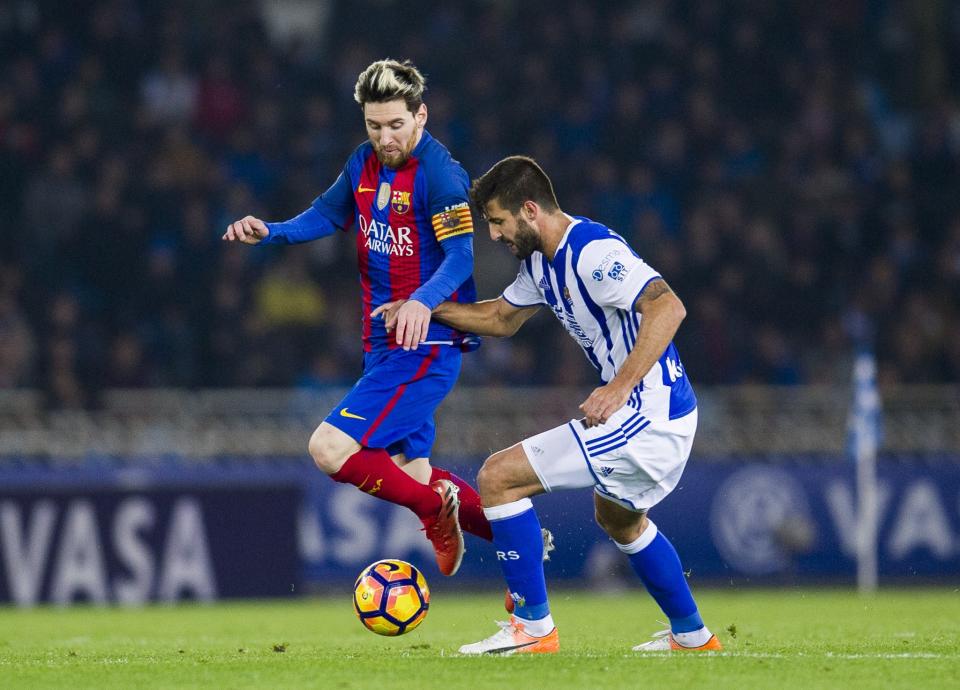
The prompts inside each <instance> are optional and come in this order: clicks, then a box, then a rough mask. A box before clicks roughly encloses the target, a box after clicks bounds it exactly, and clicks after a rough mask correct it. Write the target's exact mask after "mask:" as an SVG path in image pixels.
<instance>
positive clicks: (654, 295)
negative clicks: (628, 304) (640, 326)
mask: <svg viewBox="0 0 960 690" xmlns="http://www.w3.org/2000/svg"><path fill="white" fill-rule="evenodd" d="M667 293H669V294H673V290H671V289H670V286H669V285H667V281H665V280H664V279H663V278H654V279H653V280H651V281H650V282H649V283H647V286H646V287H645V288H643V292H641V293H640V295H639V296H638V297H637V301H636V304H634V305H633V306H634V309H636V310H637V311H639V312H642V311H643V308H644V307H645V306H647V305H649V304H650V303H651V302H654V301H656V300H657V299H659V298H660V297H663V296H664V295H666V294H667Z"/></svg>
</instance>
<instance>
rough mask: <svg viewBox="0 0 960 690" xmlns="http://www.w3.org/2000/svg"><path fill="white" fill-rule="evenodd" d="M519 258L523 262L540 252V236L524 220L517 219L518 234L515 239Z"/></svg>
mask: <svg viewBox="0 0 960 690" xmlns="http://www.w3.org/2000/svg"><path fill="white" fill-rule="evenodd" d="M513 246H514V247H515V248H516V250H517V251H516V255H517V258H518V259H520V260H521V261H523V260H524V259H526V258H527V257H529V256H530V255H531V254H533V253H534V252H536V251H540V235H538V234H537V231H536V229H535V228H534V227H533V226H532V225H530V223H528V222H527V221H525V220H523V219H522V218H519V217H518V218H517V234H516V235H515V236H514V238H513Z"/></svg>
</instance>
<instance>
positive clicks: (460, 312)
mask: <svg viewBox="0 0 960 690" xmlns="http://www.w3.org/2000/svg"><path fill="white" fill-rule="evenodd" d="M539 308H540V307H539V305H537V306H532V307H515V306H513V305H512V304H510V303H509V302H508V301H507V300H505V299H504V298H503V297H497V298H496V299H488V300H484V301H482V302H473V303H461V302H443V303H441V304H440V305H439V306H438V307H437V308H436V309H434V310H433V318H435V319H436V320H437V321H440V322H441V323H445V324H447V325H448V326H453V327H454V328H456V329H458V330H461V331H467V332H468V333H476V334H477V335H489V336H493V337H499V338H505V337H508V336H511V335H513V334H514V333H516V332H517V331H518V330H520V326H522V325H523V324H524V323H525V322H526V321H527V319H529V318H530V317H531V316H533V315H534V314H535V313H536V312H537V310H538V309H539Z"/></svg>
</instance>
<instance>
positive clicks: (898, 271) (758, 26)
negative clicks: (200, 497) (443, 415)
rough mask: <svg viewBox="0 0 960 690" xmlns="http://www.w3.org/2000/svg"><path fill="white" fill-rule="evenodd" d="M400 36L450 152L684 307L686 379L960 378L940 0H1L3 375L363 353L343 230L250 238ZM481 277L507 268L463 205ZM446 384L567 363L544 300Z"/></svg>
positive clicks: (179, 381) (135, 375)
mask: <svg viewBox="0 0 960 690" xmlns="http://www.w3.org/2000/svg"><path fill="white" fill-rule="evenodd" d="M388 56H389V57H395V58H410V59H412V60H413V61H414V62H415V63H416V64H417V65H418V66H419V67H420V68H421V70H422V71H423V72H424V73H425V74H426V75H427V78H428V92H427V95H426V102H427V105H428V107H429V109H430V110H429V112H430V119H429V122H428V129H429V130H431V132H432V133H433V134H434V135H435V136H436V137H437V138H439V139H440V140H441V141H442V142H444V143H445V144H446V145H447V146H448V147H449V148H450V149H451V151H452V152H453V154H454V156H455V157H456V158H458V159H459V160H460V161H461V162H462V163H463V164H464V166H465V167H466V169H467V171H468V172H469V173H470V175H471V176H472V177H476V176H478V175H479V174H481V173H482V172H484V171H485V170H486V169H487V168H488V167H489V166H490V165H491V164H492V163H494V162H496V161H497V160H498V159H499V158H501V157H503V156H505V155H509V154H513V153H526V154H529V155H532V156H534V157H535V158H537V159H538V160H539V161H540V162H541V163H542V164H543V166H544V167H545V169H546V170H547V172H548V174H550V175H551V176H552V178H553V180H554V183H555V186H556V188H557V193H558V196H559V199H560V203H561V207H562V208H564V210H566V211H568V212H571V213H574V214H577V215H586V216H590V217H592V218H594V219H596V220H599V221H601V222H604V223H606V224H607V225H609V226H611V227H613V228H614V229H616V230H618V231H619V232H620V233H621V234H623V235H624V236H625V237H626V238H627V239H628V240H629V241H630V242H631V243H632V245H633V246H634V247H635V248H636V250H637V251H638V253H639V254H640V255H641V256H642V257H644V258H645V259H646V260H647V261H648V262H649V263H650V264H651V265H653V266H654V267H655V268H656V269H658V270H659V271H660V272H661V273H662V274H663V275H664V277H665V278H666V279H667V281H668V282H669V283H670V284H671V286H672V287H673V288H674V290H675V291H676V292H677V293H678V295H679V296H680V298H681V299H682V300H683V301H684V302H685V304H686V306H687V309H688V314H689V315H688V318H687V321H686V322H685V323H684V324H683V325H682V327H681V332H680V334H679V335H678V338H677V342H678V347H679V348H680V352H681V355H682V357H683V359H684V363H685V366H686V369H687V371H688V372H689V374H690V376H691V378H692V380H693V382H694V384H695V385H696V384H700V383H706V384H723V383H768V384H800V383H824V382H835V381H838V380H844V381H845V380H847V379H848V378H849V376H850V373H849V366H848V361H849V355H850V353H851V351H852V350H853V349H854V348H855V347H857V346H858V345H859V344H862V343H864V342H870V343H872V344H873V345H874V346H875V348H876V351H877V354H878V357H879V361H880V372H881V379H882V380H883V381H886V382H902V383H934V382H960V6H958V5H956V3H948V2H937V1H931V2H924V3H899V2H894V1H892V0H891V1H881V0H831V1H830V2H825V1H821V0H808V1H807V2H768V1H766V0H752V1H748V0H742V1H739V2H721V1H720V0H689V1H684V2H670V1H667V0H647V1H637V2H604V3H592V2H588V1H587V0H573V1H568V0H554V1H552V2H520V1H519V0H518V1H515V2H509V1H496V0H485V1H474V2H463V3H430V2H425V1H422V0H404V1H403V2H399V1H392V0H352V1H350V2H346V1H344V2H332V3H325V4H319V3H318V4H314V5H311V3H302V2H293V1H289V2H287V1H284V0H274V1H271V2H262V3H261V2H254V1H247V2H212V1H210V2H187V1H186V0H172V1H170V2H165V3H149V2H146V1H145V0H103V1H101V2H71V3H55V2H40V1H39V0H34V1H31V0H20V1H19V2H14V3H4V4H3V5H2V6H0V218H2V219H3V225H4V227H5V228H6V229H7V232H6V234H5V237H4V240H3V241H2V242H0V388H4V387H33V388H39V389H42V390H44V391H45V392H46V394H47V398H48V400H49V403H50V405H51V406H54V407H73V406H78V407H79V406H91V405H96V404H97V396H98V393H99V392H100V391H101V390H103V389H104V388H108V387H143V386H186V387H199V386H248V385H253V386H305V387H314V386H327V385H343V384H349V383H351V382H352V381H353V380H354V379H355V378H356V376H357V374H358V373H359V370H360V361H361V352H360V335H359V325H360V301H359V285H358V280H357V272H356V261H355V258H354V254H355V245H354V238H353V237H352V234H347V233H340V234H339V235H338V236H337V237H335V238H328V239H326V240H321V241H318V242H314V243H311V244H309V245H301V246H294V247H288V248H273V247H270V248H251V247H246V246H234V245H228V244H227V243H224V242H222V241H221V240H220V236H221V235H222V233H223V231H224V229H225V226H226V225H227V224H228V223H229V222H230V221H232V220H235V219H237V218H239V217H242V216H244V215H246V214H253V215H257V216H259V217H261V218H264V219H267V220H284V219H286V218H289V217H291V216H293V215H295V214H297V213H299V212H300V211H301V210H303V209H304V208H306V207H307V206H308V205H309V203H310V201H311V200H312V199H313V198H315V197H316V196H317V195H318V194H319V193H321V192H322V191H323V190H324V189H325V188H326V187H327V186H328V185H329V184H330V183H331V182H332V181H333V180H334V179H335V177H336V175H337V174H338V172H339V171H340V169H341V167H342V165H343V163H344V161H345V159H346V157H347V155H349V152H350V151H351V150H352V149H353V148H354V147H355V146H356V145H357V144H358V143H360V141H362V140H363V138H364V136H365V134H364V130H363V125H362V119H361V115H360V112H359V109H358V107H357V105H356V104H355V103H354V102H353V99H352V94H353V84H354V81H355V79H356V76H357V74H358V73H359V72H360V70H362V69H363V67H365V66H366V65H367V64H368V63H369V62H371V61H372V60H374V59H379V58H382V57H388ZM475 245H476V253H477V262H476V275H477V282H478V286H479V291H480V294H481V297H494V296H496V295H497V294H499V290H500V289H502V287H503V286H504V285H506V284H507V282H508V281H510V280H511V279H512V277H513V275H514V274H515V271H516V263H515V259H513V257H512V256H511V255H510V254H509V253H508V252H506V250H505V249H504V248H503V247H500V246H494V245H493V243H492V242H490V241H489V239H488V238H487V237H486V231H485V227H483V226H482V224H481V225H480V226H479V227H478V233H477V236H476V242H475ZM462 380H463V381H466V382H501V383H505V384H517V385H533V384H586V383H588V382H591V381H592V380H593V372H592V370H591V369H590V367H589V365H588V364H587V363H586V361H585V360H584V359H583V357H582V355H581V353H580V352H579V350H577V349H576V346H575V344H574V343H573V342H572V341H571V340H570V339H569V338H567V337H566V336H565V335H564V334H563V333H562V331H561V330H560V329H559V327H558V326H557V324H554V323H552V318H551V317H549V316H548V315H546V314H544V315H540V316H538V317H537V318H536V319H534V320H532V321H531V322H529V323H528V325H527V326H526V327H525V328H524V329H523V330H522V331H521V333H520V335H518V336H517V337H516V338H515V339H513V340H511V341H494V340H487V341H486V342H485V344H484V346H483V347H482V348H481V349H480V350H479V351H478V352H476V353H474V354H472V355H469V356H467V357H465V364H464V373H463V376H462Z"/></svg>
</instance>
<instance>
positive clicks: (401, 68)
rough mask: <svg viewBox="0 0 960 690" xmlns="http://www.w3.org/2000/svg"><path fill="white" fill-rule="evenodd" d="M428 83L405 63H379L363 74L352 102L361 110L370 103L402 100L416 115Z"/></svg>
mask: <svg viewBox="0 0 960 690" xmlns="http://www.w3.org/2000/svg"><path fill="white" fill-rule="evenodd" d="M426 84H427V80H426V79H424V78H423V75H422V74H420V70H418V69H417V68H416V66H415V65H414V64H413V63H412V62H410V61H409V60H404V61H403V62H398V61H396V60H390V59H387V60H377V61H376V62H374V63H372V64H371V65H370V66H369V67H367V68H366V69H365V70H363V71H362V72H361V73H360V76H359V77H357V86H356V88H354V90H353V99H354V100H355V101H356V102H357V103H359V104H360V107H361V108H362V107H363V106H364V105H366V104H367V103H386V102H387V101H395V100H397V99H403V101H404V102H405V103H406V105H407V110H409V111H410V112H411V113H415V112H416V111H417V110H418V109H419V108H420V104H421V103H423V92H424V90H425V89H426Z"/></svg>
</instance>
